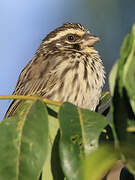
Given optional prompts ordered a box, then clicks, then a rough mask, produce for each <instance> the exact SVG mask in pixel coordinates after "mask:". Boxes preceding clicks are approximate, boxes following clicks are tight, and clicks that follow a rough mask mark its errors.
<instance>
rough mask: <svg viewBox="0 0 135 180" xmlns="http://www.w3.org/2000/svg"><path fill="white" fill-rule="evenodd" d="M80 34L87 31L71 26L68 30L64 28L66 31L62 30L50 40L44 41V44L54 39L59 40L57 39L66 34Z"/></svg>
mask: <svg viewBox="0 0 135 180" xmlns="http://www.w3.org/2000/svg"><path fill="white" fill-rule="evenodd" d="M70 33H71V34H75V33H76V34H78V35H80V36H81V35H83V34H84V33H85V32H84V31H80V30H77V29H73V28H70V29H66V30H64V31H60V32H58V34H56V36H55V37H53V38H50V39H49V40H46V41H44V44H48V43H50V42H52V41H55V40H57V39H59V38H60V37H62V36H66V35H67V34H70Z"/></svg>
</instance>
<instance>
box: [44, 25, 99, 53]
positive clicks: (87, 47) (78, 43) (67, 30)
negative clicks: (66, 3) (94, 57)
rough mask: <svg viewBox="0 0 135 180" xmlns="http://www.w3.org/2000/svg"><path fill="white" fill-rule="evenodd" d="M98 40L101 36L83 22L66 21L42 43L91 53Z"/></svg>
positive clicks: (52, 46) (56, 47)
mask: <svg viewBox="0 0 135 180" xmlns="http://www.w3.org/2000/svg"><path fill="white" fill-rule="evenodd" d="M97 41H99V38H98V37H96V36H95V35H92V34H91V33H90V32H89V31H88V30H87V29H85V28H84V27H83V26H82V25H81V24H78V23H65V24H63V25H62V26H61V27H59V28H57V29H55V30H54V31H52V32H51V33H50V34H49V35H47V36H46V38H45V39H44V40H43V44H42V45H43V47H47V48H49V49H52V50H62V51H78V52H87V53H90V52H91V51H93V45H94V44H95V43H96V42H97Z"/></svg>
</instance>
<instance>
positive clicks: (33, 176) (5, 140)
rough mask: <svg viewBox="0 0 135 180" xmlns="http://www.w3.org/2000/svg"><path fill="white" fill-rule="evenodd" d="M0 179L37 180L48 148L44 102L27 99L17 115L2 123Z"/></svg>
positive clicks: (0, 127)
mask: <svg viewBox="0 0 135 180" xmlns="http://www.w3.org/2000/svg"><path fill="white" fill-rule="evenodd" d="M0 144H1V148H0V154H1V155H0V166H1V167H0V179H2V180H7V179H10V180H24V179H25V180H37V179H38V178H39V176H40V173H41V169H42V167H43V164H44V162H45V160H46V156H47V151H48V118H47V111H46V107H45V105H44V103H42V102H40V101H26V102H25V103H24V104H23V105H22V106H21V107H20V108H19V111H18V114H17V115H16V116H15V117H11V118H8V119H5V120H4V121H2V123H1V125H0Z"/></svg>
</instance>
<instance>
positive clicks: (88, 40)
mask: <svg viewBox="0 0 135 180" xmlns="http://www.w3.org/2000/svg"><path fill="white" fill-rule="evenodd" d="M83 39H84V40H83V46H84V47H86V46H93V45H94V44H95V43H96V42H98V41H100V39H99V37H96V36H95V35H92V34H89V33H86V34H85V35H84V38H83Z"/></svg>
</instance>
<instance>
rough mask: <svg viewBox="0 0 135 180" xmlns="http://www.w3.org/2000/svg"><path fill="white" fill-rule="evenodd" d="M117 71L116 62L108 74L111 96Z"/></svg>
mask: <svg viewBox="0 0 135 180" xmlns="http://www.w3.org/2000/svg"><path fill="white" fill-rule="evenodd" d="M117 71H118V62H116V63H115V64H114V66H113V67H112V70H111V72H110V75H109V87H110V92H111V95H112V96H113V94H114V88H115V83H116V77H117Z"/></svg>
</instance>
